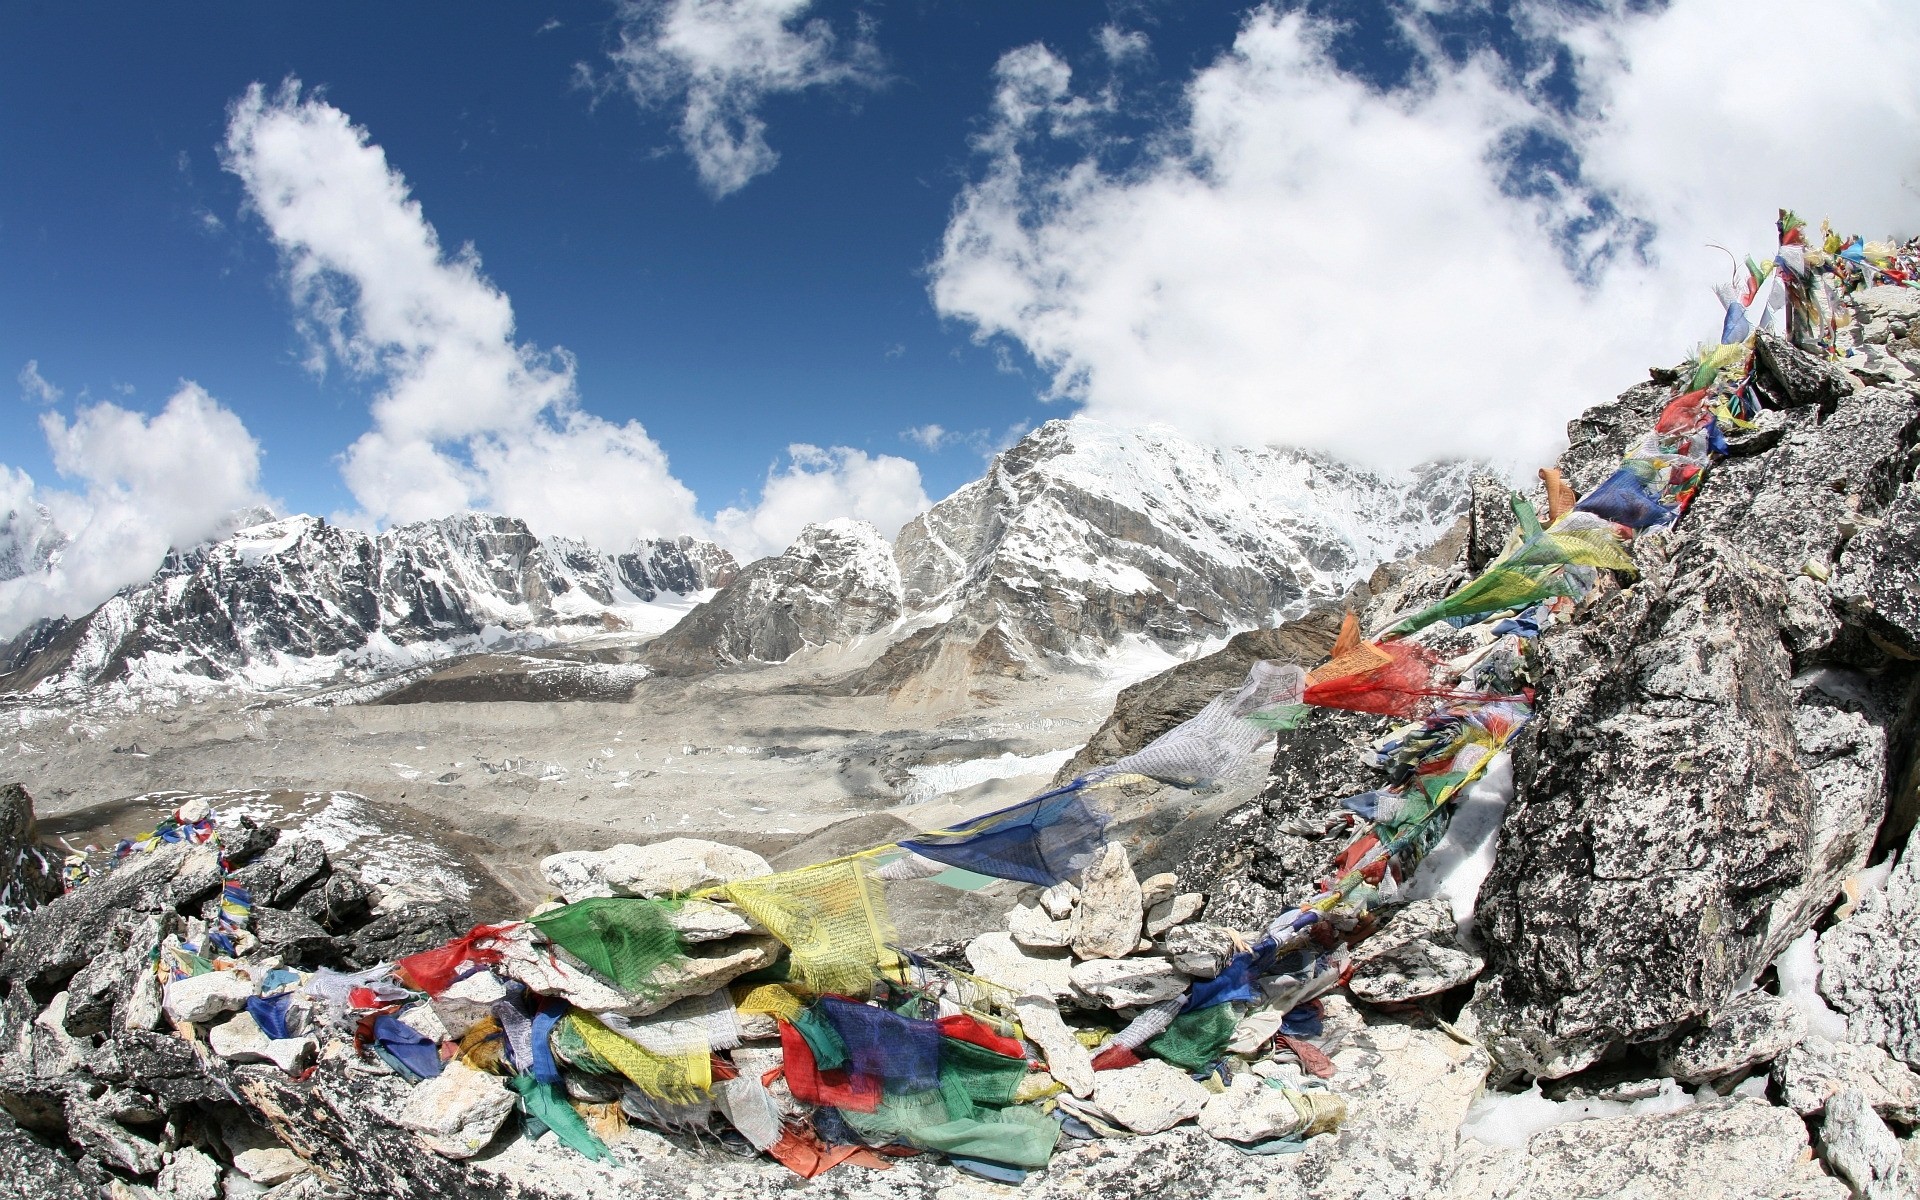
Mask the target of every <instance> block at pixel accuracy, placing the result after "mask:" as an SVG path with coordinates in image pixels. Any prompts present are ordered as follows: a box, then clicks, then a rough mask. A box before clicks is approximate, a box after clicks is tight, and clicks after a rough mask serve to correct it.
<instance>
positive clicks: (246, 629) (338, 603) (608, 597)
mask: <svg viewBox="0 0 1920 1200" xmlns="http://www.w3.org/2000/svg"><path fill="white" fill-rule="evenodd" d="M736 570H737V565H736V564H735V562H734V560H733V556H732V555H730V554H728V553H727V552H726V551H725V550H722V549H720V548H719V547H718V546H715V545H713V544H711V543H708V542H702V541H698V540H696V539H693V538H684V537H683V538H678V539H673V540H667V541H658V542H646V541H641V542H636V543H635V544H634V546H633V547H632V548H631V549H630V550H629V551H628V552H626V553H623V554H618V555H608V554H601V553H599V552H597V551H595V550H592V549H590V548H588V547H587V546H585V545H582V544H580V543H578V542H571V541H567V540H565V539H558V538H556V539H552V540H550V541H547V542H543V541H542V540H541V539H540V538H538V537H535V536H534V534H533V533H532V532H531V531H529V530H528V528H527V526H526V524H525V523H524V522H522V521H520V520H518V519H515V518H512V517H500V516H491V515H485V514H479V513H468V514H463V515H460V516H454V517H446V518H443V519H441V520H437V521H423V522H419V523H417V524H412V525H403V526H400V527H398V528H395V529H391V530H388V531H386V532H384V533H380V534H367V533H362V532H360V531H357V530H352V529H344V528H341V527H339V526H334V525H329V524H327V523H326V522H325V521H323V520H320V519H319V518H317V517H308V516H299V517H287V518H283V519H280V520H275V521H269V522H266V523H264V524H259V525H254V526H251V527H249V528H246V529H242V530H240V531H239V532H238V533H235V534H234V535H232V536H231V537H227V538H224V539H222V540H220V541H216V542H211V543H208V544H205V545H201V546H197V547H194V548H193V549H191V550H187V551H176V552H174V553H171V554H169V555H168V556H167V559H166V561H165V563H164V564H163V565H162V566H161V568H160V570H159V571H158V572H156V573H155V574H154V577H153V578H152V579H151V580H150V581H149V582H147V583H145V584H142V585H140V586H138V587H133V588H128V589H126V590H124V591H122V592H121V593H119V594H118V595H116V596H114V597H112V598H111V599H109V600H108V601H107V602H106V603H105V604H102V605H101V606H100V607H99V608H97V609H95V610H94V611H93V612H91V613H89V614H87V615H86V616H85V617H82V618H80V619H78V620H75V621H72V622H69V623H43V624H42V625H41V626H38V627H36V628H35V629H31V630H28V631H27V632H26V633H24V634H22V635H21V636H20V637H19V638H17V639H15V642H14V643H12V644H11V645H10V646H9V647H6V648H4V651H0V670H5V669H8V668H10V670H9V671H8V673H7V674H0V690H12V691H22V690H26V689H28V688H38V689H40V690H41V691H42V692H43V693H44V692H58V691H65V690H68V689H71V688H76V687H82V686H87V685H94V684H115V683H123V682H124V683H125V684H127V685H130V686H131V687H133V688H136V689H137V688H142V687H148V688H161V689H168V690H176V689H179V688H182V687H190V686H192V685H194V684H196V683H208V684H213V683H219V684H232V685H238V686H241V687H252V688H274V687H282V686H289V685H296V684H303V683H310V682H318V681H321V680H324V679H326V678H328V677H330V676H332V675H334V674H336V673H337V672H339V671H340V670H341V668H342V667H347V668H354V667H359V668H363V669H380V668H386V667H397V666H404V665H409V664H411V663H414V662H418V661H422V660H425V659H432V658H438V657H444V656H446V655H448V654H451V653H457V652H460V651H463V650H469V649H479V648H482V647H484V646H488V645H495V644H500V643H502V642H512V641H515V640H519V641H526V640H530V639H537V638H540V637H542V636H553V635H555V634H558V633H562V632H564V631H566V630H568V629H572V630H575V631H579V630H583V629H618V628H623V627H626V626H627V625H628V624H629V623H630V621H631V620H633V619H636V618H638V619H642V620H646V619H648V618H651V622H650V623H652V624H653V625H654V627H655V628H658V627H659V625H660V624H662V623H664V622H662V621H660V619H659V618H658V617H657V616H655V615H654V614H652V613H650V612H649V611H648V609H647V606H648V605H649V603H650V602H652V601H655V600H657V599H659V598H660V597H661V596H662V595H663V594H664V593H673V594H674V596H675V597H676V598H677V597H680V596H684V595H688V594H692V593H697V592H702V591H705V590H707V589H710V588H715V587H720V586H722V585H724V584H726V583H727V582H728V581H729V580H730V579H731V578H732V577H733V574H734V572H735V571H736ZM8 660H11V661H8Z"/></svg>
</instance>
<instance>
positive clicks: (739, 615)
mask: <svg viewBox="0 0 1920 1200" xmlns="http://www.w3.org/2000/svg"><path fill="white" fill-rule="evenodd" d="M899 615H900V571H899V569H898V568H897V567H896V566H895V565H894V561H893V553H892V551H891V550H890V549H889V547H888V546H887V542H886V539H885V538H883V537H882V536H881V535H880V531H879V530H878V529H875V528H874V527H873V526H872V525H870V524H868V523H867V522H865V521H853V520H847V519H845V518H842V519H840V520H835V521H823V522H819V523H817V524H813V525H808V526H807V527H806V528H805V529H803V530H801V532H800V536H799V537H797V538H795V539H794V542H793V545H791V546H789V547H787V549H786V552H785V553H783V554H778V555H775V556H773V557H770V558H763V559H760V560H759V561H757V562H753V563H749V564H748V565H747V566H746V568H745V569H743V570H742V571H741V572H740V574H739V577H738V578H736V579H735V580H734V581H733V582H732V583H730V584H728V585H727V586H726V587H724V588H722V589H721V590H720V592H719V593H718V594H717V595H715V596H714V597H713V599H711V600H709V601H708V602H707V603H705V604H703V605H701V606H700V607H699V608H696V609H694V610H693V612H691V613H689V614H688V615H687V616H686V618H685V619H683V620H682V621H681V622H680V623H679V624H678V625H676V626H674V627H673V628H672V629H670V630H668V631H667V632H666V633H665V634H663V635H661V636H660V637H659V638H657V639H655V640H654V641H653V642H652V643H651V644H649V645H648V647H647V653H646V661H647V662H648V663H649V664H650V665H652V666H653V667H654V668H655V669H657V670H662V671H671V672H676V673H687V672H693V671H700V670H707V669H711V668H713V667H716V666H722V665H729V664H733V663H745V662H784V661H785V660H787V659H789V658H791V657H793V656H794V655H795V654H798V653H799V652H800V651H802V650H804V649H807V648H808V647H810V646H823V645H828V644H832V643H837V642H845V641H848V640H850V639H852V638H856V637H859V636H861V635H862V634H867V633H872V632H873V631H875V630H877V629H881V628H884V627H886V626H887V625H889V624H891V623H892V622H893V621H894V619H895V618H897V617H898V616H899Z"/></svg>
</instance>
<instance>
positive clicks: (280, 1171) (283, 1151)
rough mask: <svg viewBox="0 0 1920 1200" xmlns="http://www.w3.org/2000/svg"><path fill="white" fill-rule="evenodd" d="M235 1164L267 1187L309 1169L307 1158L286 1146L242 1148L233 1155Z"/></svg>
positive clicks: (256, 1181) (239, 1169)
mask: <svg viewBox="0 0 1920 1200" xmlns="http://www.w3.org/2000/svg"><path fill="white" fill-rule="evenodd" d="M233 1166H234V1169H235V1170H236V1171H239V1172H240V1173H241V1174H242V1175H245V1176H246V1177H247V1178H248V1179H251V1180H253V1181H254V1182H255V1183H259V1184H264V1185H266V1186H267V1187H272V1186H273V1185H275V1184H278V1183H285V1182H286V1181H287V1180H289V1179H292V1178H293V1177H294V1176H295V1175H301V1174H304V1173H305V1172H306V1170H307V1164H306V1162H305V1160H303V1159H302V1158H301V1157H300V1156H299V1155H298V1154H295V1153H294V1152H293V1151H291V1150H289V1149H287V1148H286V1147H285V1146H262V1147H255V1148H254V1149H251V1150H242V1151H241V1152H240V1153H238V1154H236V1155H234V1156H233Z"/></svg>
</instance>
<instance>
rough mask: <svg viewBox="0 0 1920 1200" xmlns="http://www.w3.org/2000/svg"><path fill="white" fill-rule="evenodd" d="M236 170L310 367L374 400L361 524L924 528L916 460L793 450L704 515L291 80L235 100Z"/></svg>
mask: <svg viewBox="0 0 1920 1200" xmlns="http://www.w3.org/2000/svg"><path fill="white" fill-rule="evenodd" d="M225 162H226V166H227V169H228V170H230V171H232V172H233V173H234V174H236V175H238V176H239V177H240V179H241V180H242V182H243V183H244V184H245V186H246V189H247V196H248V199H249V202H250V204H251V205H252V207H253V209H254V210H255V211H256V212H257V213H258V215H259V217H260V219H261V221H262V222H263V223H264V224H265V225H266V228H267V231H268V233H269V234H270V235H271V236H272V238H273V240H274V243H275V244H276V245H277V246H278V247H279V250H280V252H281V254H282V256H283V258H284V260H285V264H286V277H287V285H288V289H289V291H290V293H291V295H292V298H293V301H294V308H295V314H296V321H297V322H298V324H299V327H300V329H301V332H302V333H303V335H304V336H305V338H306V341H307V345H308V347H309V365H310V366H311V367H313V369H315V370H322V371H324V370H327V369H330V368H331V367H333V366H335V365H338V366H339V367H341V368H344V369H345V370H347V371H349V372H352V373H354V374H355V375H357V376H361V377H365V378H368V379H371V380H373V381H375V383H376V386H377V388H378V391H377V394H376V395H375V397H374V399H373V404H372V427H371V428H369V429H368V430H367V432H366V433H364V434H363V435H361V436H360V438H359V439H357V440H356V441H355V442H354V443H353V445H352V446H350V447H349V448H348V449H347V451H346V453H345V455H344V456H343V457H342V459H341V466H340V469H341V476H342V478H343V479H344V481H345V482H346V484H347V487H348V490H349V491H350V492H351V493H352V494H353V497H354V500H355V501H356V502H357V503H358V504H359V505H360V511H359V512H358V513H353V514H347V518H348V519H350V520H354V521H356V522H358V523H363V524H370V525H378V524H384V523H391V522H403V521H414V520H423V519H428V518H433V517H439V516H444V515H446V514H448V513H451V512H458V511H461V510H463V509H472V508H486V509H492V510H496V511H499V512H504V513H508V514H511V515H513V516H518V517H521V518H524V519H525V520H526V521H527V523H528V525H529V526H530V527H532V528H533V529H534V530H535V531H536V532H537V533H541V534H560V535H564V536H568V537H577V538H581V539H584V540H586V541H587V542H589V543H591V544H593V545H596V546H599V547H602V548H604V549H609V550H619V549H623V548H625V547H626V546H627V545H629V544H631V543H632V541H633V540H634V539H635V538H654V537H665V536H673V535H678V534H693V535H695V536H701V537H717V538H719V539H720V540H722V541H724V542H727V543H728V544H729V545H730V547H731V548H735V549H739V550H745V551H747V552H749V553H752V554H756V555H757V554H760V553H763V552H765V550H766V547H767V546H768V545H769V544H770V543H769V542H768V541H767V539H770V538H771V539H777V538H779V537H782V536H785V537H788V538H791V536H792V535H793V534H794V533H797V532H799V529H800V527H801V525H803V524H805V522H806V521H810V520H821V519H826V518H828V517H839V516H858V517H865V518H867V519H869V520H872V521H874V522H875V524H877V525H880V526H882V527H883V528H885V529H886V530H887V532H888V533H892V532H893V531H895V530H897V529H898V528H899V526H900V525H901V524H902V523H904V521H905V520H906V519H907V517H910V516H911V515H912V511H908V512H906V513H905V514H904V515H899V516H898V517H897V519H896V514H897V513H898V512H899V511H900V509H901V507H902V506H903V505H906V506H911V505H914V504H918V505H920V506H923V507H924V505H925V503H926V498H925V496H924V495H923V494H922V492H921V490H920V483H919V470H918V468H917V467H915V466H914V465H913V464H912V463H910V462H908V461H906V460H905V459H899V458H890V457H886V456H882V457H879V458H869V457H868V456H867V455H866V454H864V453H862V452H861V451H858V450H851V449H847V448H845V447H835V448H832V449H827V450H822V449H820V448H818V447H814V446H795V447H793V448H792V451H791V452H790V459H791V461H790V463H789V464H788V465H787V466H786V467H785V468H783V469H778V470H775V471H772V472H770V473H769V475H768V478H767V486H766V491H765V494H764V495H763V497H762V498H761V501H760V503H759V505H758V506H757V507H755V508H752V509H737V508H736V509H728V510H726V511H725V512H723V513H721V514H720V515H719V517H718V518H716V519H715V520H714V521H711V522H710V521H707V520H705V519H704V518H702V517H701V516H700V514H699V512H698V509H697V507H696V499H695V496H694V494H693V492H692V490H691V489H689V488H688V487H687V486H686V485H685V484H683V483H682V482H681V481H680V480H679V479H677V478H675V476H674V475H673V473H672V470H671V467H670V465H669V463H668V460H667V454H666V451H665V450H664V449H662V448H661V446H660V445H659V443H657V442H655V441H654V440H653V439H652V438H651V437H650V436H649V435H648V434H647V431H646V430H645V428H644V427H642V426H641V424H640V423H639V422H637V421H626V422H614V421H609V420H606V419H605V418H603V417H599V416H596V415H594V414H593V413H591V412H588V411H586V410H585V409H584V408H582V407H581V404H580V397H579V395H578V392H577V390H576V387H575V382H574V363H573V359H572V357H571V356H570V355H569V354H568V353H567V352H566V351H565V350H564V349H560V348H554V349H542V348H540V347H536V346H533V345H530V344H527V343H524V342H520V341H516V340H515V333H514V316H513V306H512V303H511V302H510V301H509V299H508V298H507V295H506V293H505V292H503V291H502V290H501V289H500V288H499V287H498V286H496V285H495V284H494V283H493V282H492V281H491V280H489V279H488V278H487V277H486V276H485V274H484V273H483V272H482V270H481V266H480V258H479V254H478V253H477V252H476V251H475V249H474V248H473V247H472V246H462V247H460V248H459V249H457V250H453V251H449V250H447V249H445V248H444V247H443V246H442V245H441V244H440V239H439V235H438V234H437V233H436V232H435V231H434V228H433V226H432V225H431V224H430V223H429V222H428V221H427V219H426V216H425V214H424V213H423V212H422V210H421V207H420V203H419V201H418V200H416V199H415V198H414V197H413V196H412V195H411V193H410V192H409V190H408V187H407V183H406V180H405V179H404V178H403V177H402V176H401V174H400V172H399V171H398V170H396V169H395V168H394V167H393V166H391V165H390V164H389V163H388V162H387V158H386V154H385V153H384V151H382V150H381V148H380V147H379V146H378V145H376V144H374V142H373V141H372V140H371V138H370V136H369V134H368V132H367V131H366V130H365V129H363V128H361V127H359V126H357V125H355V124H353V122H352V121H351V120H350V119H349V118H348V117H347V115H346V114H345V113H343V112H341V111H340V110H339V109H337V108H334V107H333V106H332V105H330V104H328V103H326V102H325V100H323V99H321V98H318V97H314V96H308V95H303V94H302V91H301V88H300V85H299V83H298V82H297V81H289V82H288V83H286V84H285V85H283V86H282V87H281V88H280V89H279V90H278V91H277V92H275V93H273V94H269V93H268V92H267V91H266V90H265V89H264V88H262V87H260V86H259V85H255V86H253V87H251V88H249V89H248V90H247V92H246V94H245V95H244V96H242V97H241V98H240V99H239V100H238V101H237V102H235V104H234V106H233V109H232V113H231V114H230V120H229V124H228V130H227V140H226V154H225ZM913 511H917V509H916V510H913ZM795 514H800V515H799V517H798V519H797V520H796V519H795ZM784 546H785V542H781V543H780V545H778V546H774V547H773V549H781V548H784Z"/></svg>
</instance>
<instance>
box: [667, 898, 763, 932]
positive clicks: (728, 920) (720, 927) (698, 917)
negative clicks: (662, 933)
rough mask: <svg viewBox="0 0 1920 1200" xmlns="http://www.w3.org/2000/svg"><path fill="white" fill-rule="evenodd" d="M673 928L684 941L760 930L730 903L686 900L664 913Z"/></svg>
mask: <svg viewBox="0 0 1920 1200" xmlns="http://www.w3.org/2000/svg"><path fill="white" fill-rule="evenodd" d="M667 921H668V923H669V924H671V925H672V926H673V929H674V932H675V933H678V934H679V935H680V939H681V940H682V941H686V942H718V941H722V940H724V939H726V938H730V937H739V936H741V935H742V934H764V933H766V930H765V929H762V928H761V927H760V925H759V923H758V922H756V921H754V919H753V918H752V917H749V916H748V915H747V914H745V913H743V912H741V911H740V910H739V909H737V908H735V907H733V906H732V905H731V904H716V903H714V902H713V901H711V900H688V901H686V902H685V903H683V904H681V905H680V906H679V907H678V908H675V909H674V910H673V911H672V912H671V913H669V914H668V916H667Z"/></svg>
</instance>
